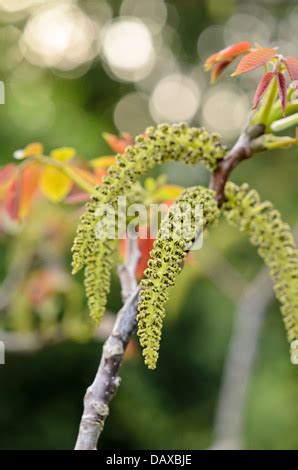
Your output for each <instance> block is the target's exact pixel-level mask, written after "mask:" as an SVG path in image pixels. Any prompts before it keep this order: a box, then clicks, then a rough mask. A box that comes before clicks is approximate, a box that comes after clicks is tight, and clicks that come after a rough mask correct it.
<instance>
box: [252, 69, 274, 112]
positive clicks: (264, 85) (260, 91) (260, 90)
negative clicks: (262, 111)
mask: <svg viewBox="0 0 298 470" xmlns="http://www.w3.org/2000/svg"><path fill="white" fill-rule="evenodd" d="M273 77H274V73H273V72H268V73H266V75H264V77H263V78H262V80H261V81H260V83H259V84H258V87H257V90H256V94H255V97H254V101H253V107H252V109H255V108H257V106H258V104H259V103H260V101H261V99H262V98H263V96H264V94H265V92H266V90H267V89H268V87H269V85H270V83H271V80H272V78H273Z"/></svg>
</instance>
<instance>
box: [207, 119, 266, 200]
mask: <svg viewBox="0 0 298 470" xmlns="http://www.w3.org/2000/svg"><path fill="white" fill-rule="evenodd" d="M264 131H265V127H264V126H263V125H262V124H258V125H257V126H255V127H253V128H248V129H246V130H245V131H244V132H243V133H242V134H241V135H240V137H239V138H238V140H237V142H236V143H235V145H234V146H233V147H232V148H231V150H230V151H229V152H228V153H227V155H226V156H225V158H224V159H223V160H221V161H220V162H219V164H218V166H217V168H216V169H215V171H214V173H213V175H212V178H211V181H210V188H212V189H214V191H215V193H216V200H217V202H218V205H219V206H221V205H222V203H223V202H224V200H225V196H224V189H225V184H226V182H227V180H228V178H229V176H230V174H231V173H232V171H233V170H234V168H236V166H238V165H239V163H240V162H242V161H243V160H247V159H248V158H250V157H252V156H253V155H254V154H255V153H257V152H262V151H263V150H265V147H264V145H263V143H262V140H260V139H258V138H259V137H261V136H262V135H263V134H264Z"/></svg>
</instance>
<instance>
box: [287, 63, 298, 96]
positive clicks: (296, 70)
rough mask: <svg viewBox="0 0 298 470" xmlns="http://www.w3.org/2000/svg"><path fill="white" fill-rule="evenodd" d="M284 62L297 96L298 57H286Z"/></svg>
mask: <svg viewBox="0 0 298 470" xmlns="http://www.w3.org/2000/svg"><path fill="white" fill-rule="evenodd" d="M284 63H285V65H286V67H287V70H288V73H289V75H290V79H291V80H292V82H293V85H294V88H295V90H296V97H297V98H298V59H296V57H291V56H290V57H286V58H285V60H284Z"/></svg>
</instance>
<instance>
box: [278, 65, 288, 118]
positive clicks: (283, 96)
mask: <svg viewBox="0 0 298 470" xmlns="http://www.w3.org/2000/svg"><path fill="white" fill-rule="evenodd" d="M277 82H278V93H279V98H280V102H281V109H282V112H283V115H285V111H286V106H287V82H286V79H285V76H284V75H283V74H282V73H281V72H278V73H277Z"/></svg>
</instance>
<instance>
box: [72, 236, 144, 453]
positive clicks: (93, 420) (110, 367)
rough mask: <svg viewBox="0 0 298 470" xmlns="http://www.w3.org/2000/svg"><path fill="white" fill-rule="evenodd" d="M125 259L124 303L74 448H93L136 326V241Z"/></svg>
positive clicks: (122, 278)
mask: <svg viewBox="0 0 298 470" xmlns="http://www.w3.org/2000/svg"><path fill="white" fill-rule="evenodd" d="M127 245H128V249H127V259H126V261H125V263H124V265H123V266H122V267H121V268H120V269H119V278H120V282H121V286H122V296H123V300H124V305H123V307H122V309H121V310H120V311H119V312H118V314H117V317H116V321H115V324H114V327H113V330H112V333H111V334H110V336H109V337H108V339H107V341H106V342H105V344H104V346H103V350H102V356H101V360H100V364H99V367H98V370H97V373H96V376H95V379H94V381H93V383H92V384H91V385H90V387H89V388H88V389H87V392H86V395H85V398H84V412H83V416H82V419H81V423H80V429H79V434H78V438H77V442H76V446H75V450H96V449H97V442H98V439H99V436H100V434H101V432H102V430H103V427H104V423H105V420H106V417H107V416H108V414H109V402H110V400H111V399H112V397H113V395H114V394H115V392H116V390H117V388H118V386H119V384H120V377H119V376H118V371H119V367H120V366H121V363H122V360H123V356H124V353H125V349H126V347H127V345H128V343H129V341H130V339H131V337H132V335H133V333H134V331H135V328H136V311H137V301H138V292H139V287H138V286H137V283H136V278H135V272H136V267H137V263H138V260H139V250H138V246H137V240H131V239H128V243H127Z"/></svg>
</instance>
